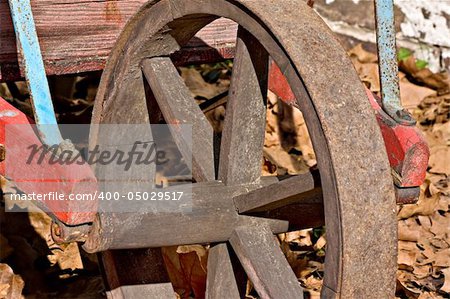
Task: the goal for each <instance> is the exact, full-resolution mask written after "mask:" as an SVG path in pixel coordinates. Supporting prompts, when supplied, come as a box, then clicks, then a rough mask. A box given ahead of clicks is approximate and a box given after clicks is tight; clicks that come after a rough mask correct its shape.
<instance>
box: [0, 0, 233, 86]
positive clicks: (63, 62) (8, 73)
mask: <svg viewBox="0 0 450 299" xmlns="http://www.w3.org/2000/svg"><path fill="white" fill-rule="evenodd" d="M147 2H148V1H146V0H102V1H85V0H60V1H51V0H32V1H31V6H32V10H33V15H34V19H35V22H36V30H37V33H38V36H39V41H40V45H41V50H42V54H43V58H44V64H45V67H46V71H47V74H48V75H53V74H72V73H80V72H87V71H94V70H100V69H102V68H103V67H104V66H105V63H106V59H107V58H108V55H109V53H110V51H111V49H112V47H113V45H114V43H115V42H116V40H117V38H118V36H119V34H120V32H121V31H122V29H123V28H124V26H125V24H126V23H127V21H128V20H129V19H130V18H131V17H132V16H133V15H134V14H135V13H136V12H137V11H138V10H139V8H140V7H141V6H142V5H143V4H145V3H147ZM236 29H237V25H236V24H235V23H233V22H232V21H229V20H218V21H216V22H214V23H213V24H211V25H210V26H209V27H208V28H205V29H204V30H203V31H202V32H200V33H199V34H198V35H197V37H198V38H196V39H195V40H193V41H192V43H190V44H188V45H187V47H186V53H188V54H189V55H185V54H181V53H177V54H176V55H175V56H176V57H177V58H178V59H177V60H178V61H179V63H181V64H185V63H195V62H200V61H214V60H217V59H219V58H220V57H222V56H225V57H227V58H230V57H232V54H233V52H234V50H233V48H234V40H235V35H236ZM218 32H220V33H221V34H217V33H218ZM20 64H21V59H20V58H19V55H18V52H17V49H16V42H15V35H14V29H13V26H12V22H11V17H10V13H9V6H8V1H6V0H1V1H0V81H6V80H10V79H15V78H18V77H19V76H20V73H19V65H20Z"/></svg>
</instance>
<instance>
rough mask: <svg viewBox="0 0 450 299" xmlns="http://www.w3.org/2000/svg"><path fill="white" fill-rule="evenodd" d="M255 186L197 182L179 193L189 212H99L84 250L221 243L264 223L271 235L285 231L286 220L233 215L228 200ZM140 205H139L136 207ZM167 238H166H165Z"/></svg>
mask: <svg viewBox="0 0 450 299" xmlns="http://www.w3.org/2000/svg"><path fill="white" fill-rule="evenodd" d="M257 187H258V186H256V185H255V186H249V185H241V186H224V185H223V184H221V183H218V182H215V183H213V182H211V183H198V184H194V185H193V187H192V191H189V190H185V191H184V194H183V196H185V198H187V197H188V196H192V209H191V210H180V211H173V212H172V211H168V212H162V211H156V212H145V211H142V212H140V213H100V214H99V219H98V221H96V222H95V223H94V227H93V229H92V230H91V233H90V235H89V238H88V240H87V242H86V243H85V244H84V248H85V249H86V250H87V251H89V252H98V251H102V250H107V249H127V248H146V247H164V246H172V245H180V244H205V243H213V242H225V241H227V240H228V239H229V238H230V236H231V234H232V233H233V230H234V228H236V227H239V226H245V225H248V226H255V225H258V224H264V225H267V226H268V227H270V229H271V230H272V231H273V232H274V233H279V232H285V231H287V229H288V226H289V224H288V222H287V221H284V220H273V219H265V218H259V217H253V216H244V215H239V214H238V213H237V211H236V209H235V207H234V204H233V200H232V198H233V197H234V196H236V195H239V194H242V193H245V192H247V190H249V189H250V190H251V188H257ZM170 190H172V189H170V188H167V189H166V190H165V191H167V192H170ZM178 190H180V189H178ZM190 192H191V194H189V193H190ZM143 204H144V203H140V206H142V205H143ZM150 204H151V203H150ZM124 224H126V225H124ZM100 225H101V228H100ZM146 228H152V229H146ZM173 232H176V234H174V233H173ZM169 235H170V238H168V237H167V236H169Z"/></svg>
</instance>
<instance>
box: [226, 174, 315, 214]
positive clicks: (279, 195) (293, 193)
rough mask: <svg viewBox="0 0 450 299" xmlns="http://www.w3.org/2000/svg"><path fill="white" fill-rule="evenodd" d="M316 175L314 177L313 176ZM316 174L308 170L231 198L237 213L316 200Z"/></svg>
mask: <svg viewBox="0 0 450 299" xmlns="http://www.w3.org/2000/svg"><path fill="white" fill-rule="evenodd" d="M314 176H316V178H315V177H314ZM318 184H319V183H318V176H317V175H316V174H314V175H313V173H311V172H308V173H305V174H299V175H295V176H291V177H288V178H285V179H284V180H280V181H279V182H276V183H273V184H269V185H267V186H264V187H262V188H260V189H256V190H253V191H250V192H248V193H246V194H241V195H238V196H236V197H234V198H233V200H234V205H235V206H236V208H237V210H238V212H239V213H244V212H259V211H265V210H272V209H276V208H278V207H282V206H285V205H288V204H291V203H299V202H302V203H311V200H312V201H313V202H317V198H318V196H317V195H318V194H321V193H322V191H321V188H320V186H318Z"/></svg>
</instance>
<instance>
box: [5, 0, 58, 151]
mask: <svg viewBox="0 0 450 299" xmlns="http://www.w3.org/2000/svg"><path fill="white" fill-rule="evenodd" d="M9 7H10V10H11V18H12V21H13V25H14V31H15V33H16V37H17V41H18V42H17V46H18V50H19V52H20V54H21V56H22V57H23V68H24V72H25V78H26V81H27V85H28V90H29V92H30V98H31V104H32V107H33V114H34V118H35V121H36V124H37V128H38V131H39V136H40V138H41V140H42V142H43V143H44V144H47V145H54V144H59V143H60V142H61V141H62V137H61V133H60V132H59V129H58V126H57V121H56V116H55V111H54V109H53V103H52V99H51V96H50V89H49V86H48V81H47V77H46V75H45V69H44V61H43V59H42V54H41V49H40V46H39V40H38V37H37V33H36V26H35V24H34V19H33V13H32V11H31V4H30V1H29V0H9Z"/></svg>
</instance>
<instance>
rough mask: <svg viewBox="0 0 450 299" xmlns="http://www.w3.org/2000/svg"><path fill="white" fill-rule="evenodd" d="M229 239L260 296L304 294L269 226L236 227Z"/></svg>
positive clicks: (295, 295) (285, 296) (280, 296)
mask: <svg viewBox="0 0 450 299" xmlns="http://www.w3.org/2000/svg"><path fill="white" fill-rule="evenodd" d="M230 243H231V246H232V247H233V249H234V251H235V252H236V255H237V256H238V258H239V260H240V261H241V263H242V266H243V267H244V269H245V272H247V275H248V277H249V279H250V280H251V281H252V283H253V286H254V287H255V289H256V291H257V292H258V294H259V296H260V297H261V298H263V299H265V298H283V299H290V298H292V299H294V298H295V299H299V298H303V289H302V287H301V286H300V283H299V282H298V281H297V278H296V277H295V274H294V272H293V271H292V269H291V267H290V266H289V264H288V262H287V260H286V257H285V256H284V254H283V252H282V251H281V249H280V246H279V245H278V244H277V242H276V241H275V236H274V235H273V233H272V231H271V230H270V229H269V228H267V227H264V226H252V227H250V226H242V227H238V228H236V229H235V231H234V233H233V235H232V236H231V238H230Z"/></svg>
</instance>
